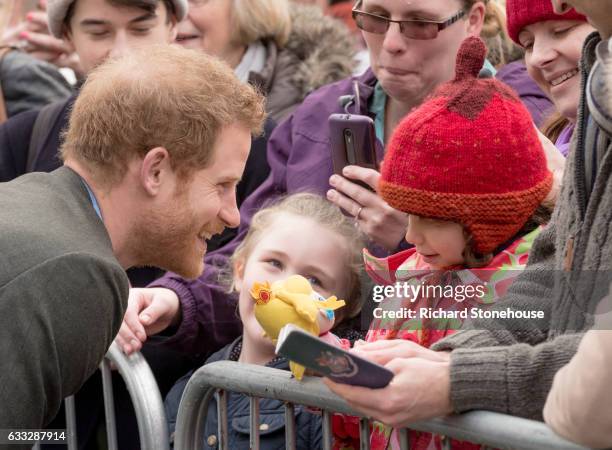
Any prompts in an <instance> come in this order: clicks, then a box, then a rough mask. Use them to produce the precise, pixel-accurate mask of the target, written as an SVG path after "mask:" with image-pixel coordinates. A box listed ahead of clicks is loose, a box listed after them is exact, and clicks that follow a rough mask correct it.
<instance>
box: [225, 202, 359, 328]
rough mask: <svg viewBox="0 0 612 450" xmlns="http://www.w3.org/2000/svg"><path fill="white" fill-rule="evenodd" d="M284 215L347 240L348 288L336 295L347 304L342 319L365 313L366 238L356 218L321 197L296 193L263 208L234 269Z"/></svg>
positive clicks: (235, 256) (235, 258) (233, 259)
mask: <svg viewBox="0 0 612 450" xmlns="http://www.w3.org/2000/svg"><path fill="white" fill-rule="evenodd" d="M283 214H291V215H294V216H297V217H301V218H304V219H310V220H313V221H315V222H316V223H318V224H319V225H321V226H323V227H325V228H327V229H328V230H330V231H332V232H334V233H336V234H338V235H339V236H342V237H343V238H344V242H345V245H346V249H345V256H346V269H347V272H348V288H347V292H346V293H340V292H338V293H335V294H336V295H338V297H339V298H343V299H344V300H345V301H346V306H345V307H344V308H342V309H341V310H340V312H341V317H343V318H351V317H355V316H356V315H357V314H359V312H360V311H361V304H362V295H361V282H360V275H361V273H362V269H363V256H362V250H363V247H364V246H365V239H364V235H363V234H362V233H361V232H360V231H359V230H358V229H357V228H356V227H355V222H354V221H353V219H351V218H349V217H347V216H345V215H344V214H342V212H341V211H340V209H339V208H338V207H337V206H335V205H334V204H332V203H330V202H329V201H327V200H326V199H324V198H323V197H321V196H319V195H315V194H310V193H300V194H293V195H290V196H286V197H283V198H281V199H280V200H278V201H276V202H274V203H273V204H271V205H269V206H267V207H264V208H262V209H260V210H259V211H258V212H257V213H256V214H255V215H254V216H253V219H252V220H251V226H250V227H249V231H248V232H247V235H246V236H245V238H244V240H243V241H242V242H241V243H240V245H239V246H238V248H236V251H235V252H234V254H233V255H232V257H231V267H234V266H235V263H236V262H237V261H246V260H247V259H248V258H249V256H250V255H251V253H252V252H253V249H254V248H255V247H256V246H257V244H258V242H259V241H260V240H261V238H262V236H263V235H264V234H265V233H267V232H269V228H270V226H271V225H272V224H273V222H274V221H275V220H276V219H277V218H278V217H280V216H281V215H283ZM297 231H298V230H296V232H297ZM342 294H344V295H342Z"/></svg>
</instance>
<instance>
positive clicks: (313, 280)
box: [306, 276, 323, 286]
mask: <svg viewBox="0 0 612 450" xmlns="http://www.w3.org/2000/svg"><path fill="white" fill-rule="evenodd" d="M306 279H307V280H308V282H309V283H310V284H314V285H316V286H322V285H323V284H322V283H321V280H319V279H318V278H317V277H312V276H311V277H306Z"/></svg>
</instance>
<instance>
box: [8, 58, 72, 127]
mask: <svg viewBox="0 0 612 450" xmlns="http://www.w3.org/2000/svg"><path fill="white" fill-rule="evenodd" d="M0 83H1V84H2V94H3V95H4V101H5V103H6V114H7V116H8V117H12V116H14V115H15V114H19V113H20V112H23V111H29V110H32V109H41V108H42V107H43V106H45V105H47V104H49V103H52V102H56V101H58V100H64V99H67V98H68V97H69V96H70V94H72V87H71V86H70V84H69V83H68V82H67V81H66V80H65V79H64V77H63V76H62V74H61V73H59V71H58V70H57V68H56V67H55V66H53V65H52V64H49V63H47V62H44V61H40V60H38V59H36V58H33V57H32V56H30V55H28V54H26V53H23V52H20V51H11V52H9V53H7V54H6V56H5V57H4V58H2V62H1V63H0Z"/></svg>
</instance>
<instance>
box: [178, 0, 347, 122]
mask: <svg viewBox="0 0 612 450" xmlns="http://www.w3.org/2000/svg"><path fill="white" fill-rule="evenodd" d="M177 42H178V43H179V44H181V45H183V46H184V47H188V48H192V49H196V50H201V51H204V52H207V53H209V54H212V55H215V56H218V57H219V58H221V59H223V60H225V61H226V62H227V63H228V64H229V65H230V66H231V67H233V68H234V72H235V73H236V75H237V76H238V77H239V78H240V79H242V80H243V81H248V82H250V83H252V84H254V85H256V86H258V87H259V88H260V89H261V90H262V92H263V93H264V94H265V95H266V98H267V106H266V110H267V112H268V114H269V115H270V116H271V117H272V119H274V120H275V121H276V122H277V123H278V122H280V121H281V120H283V119H284V118H285V117H286V116H287V115H288V114H289V113H291V112H292V111H293V109H294V108H295V107H296V106H297V105H299V104H300V103H301V102H302V100H303V99H304V97H305V96H306V95H307V94H308V93H309V92H310V91H312V90H314V89H316V88H318V87H320V86H322V85H324V84H327V83H331V82H333V81H337V80H339V79H341V78H344V77H346V76H348V75H350V74H351V71H352V68H353V65H354V61H353V59H352V56H353V42H352V39H351V37H350V36H349V33H348V30H347V29H346V27H344V26H343V25H341V24H339V23H338V22H336V21H334V20H332V19H330V18H328V17H324V16H323V13H322V12H321V10H320V9H319V8H317V7H314V6H303V5H298V4H290V2H289V0H190V1H189V13H188V15H187V17H186V18H185V19H184V20H183V21H182V22H181V23H180V24H179V26H178V36H177Z"/></svg>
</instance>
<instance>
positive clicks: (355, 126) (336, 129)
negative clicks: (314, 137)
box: [328, 114, 377, 190]
mask: <svg viewBox="0 0 612 450" xmlns="http://www.w3.org/2000/svg"><path fill="white" fill-rule="evenodd" d="M328 123H329V136H330V144H331V153H332V161H333V166H334V173H335V174H337V175H342V169H344V167H346V166H349V165H355V166H361V167H367V168H370V169H374V170H377V164H376V133H375V131H374V121H373V120H372V119H371V118H370V117H368V116H363V115H359V114H332V115H330V116H329V119H328ZM354 182H355V183H357V184H359V185H361V186H363V187H365V188H366V189H369V190H373V189H372V187H371V186H369V185H367V184H365V183H363V182H361V181H357V180H355V181H354Z"/></svg>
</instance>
